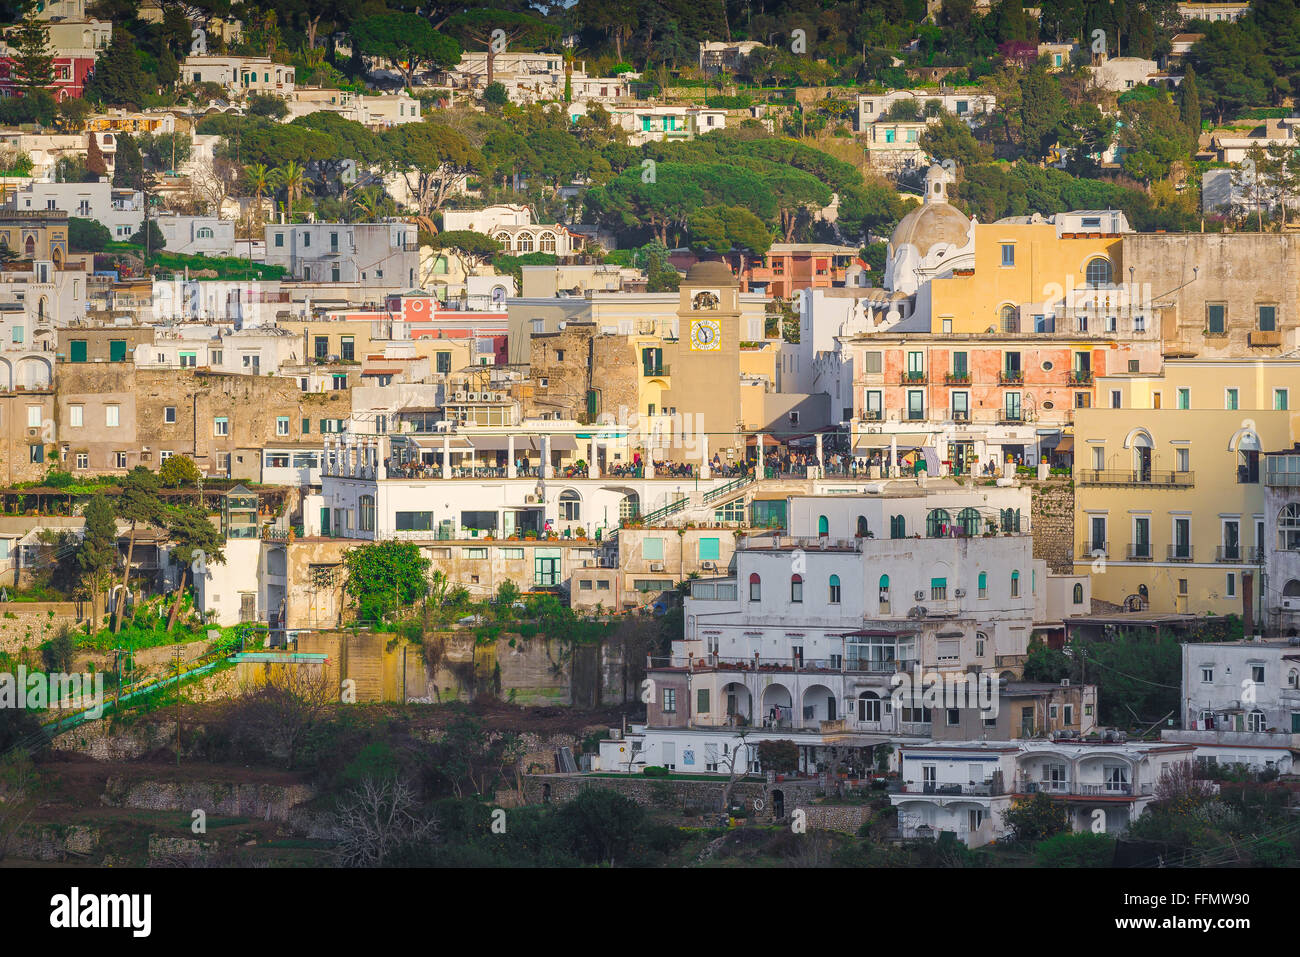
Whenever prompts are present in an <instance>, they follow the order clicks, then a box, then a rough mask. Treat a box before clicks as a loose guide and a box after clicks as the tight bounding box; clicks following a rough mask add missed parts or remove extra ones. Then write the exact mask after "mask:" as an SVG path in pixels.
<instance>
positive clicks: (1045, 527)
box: [1029, 479, 1074, 575]
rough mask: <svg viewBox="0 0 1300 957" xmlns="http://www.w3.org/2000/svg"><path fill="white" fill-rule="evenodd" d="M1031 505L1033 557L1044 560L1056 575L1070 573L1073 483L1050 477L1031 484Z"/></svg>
mask: <svg viewBox="0 0 1300 957" xmlns="http://www.w3.org/2000/svg"><path fill="white" fill-rule="evenodd" d="M1031 490H1032V495H1033V505H1032V507H1031V510H1030V519H1029V522H1030V524H1029V527H1030V528H1031V529H1032V530H1033V535H1034V557H1035V558H1041V559H1044V560H1045V561H1046V562H1047V570H1048V571H1050V572H1054V573H1056V574H1058V575H1072V574H1074V485H1073V484H1072V483H1071V482H1068V481H1064V480H1060V479H1054V480H1052V481H1048V482H1035V483H1033V484H1032V485H1031Z"/></svg>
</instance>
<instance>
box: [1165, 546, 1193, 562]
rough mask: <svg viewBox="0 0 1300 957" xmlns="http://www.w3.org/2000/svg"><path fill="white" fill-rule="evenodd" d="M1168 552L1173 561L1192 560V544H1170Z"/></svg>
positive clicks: (1170, 559)
mask: <svg viewBox="0 0 1300 957" xmlns="http://www.w3.org/2000/svg"><path fill="white" fill-rule="evenodd" d="M1167 548H1168V551H1167V554H1168V556H1169V561H1171V562H1190V561H1191V560H1192V546H1191V545H1169V546H1167Z"/></svg>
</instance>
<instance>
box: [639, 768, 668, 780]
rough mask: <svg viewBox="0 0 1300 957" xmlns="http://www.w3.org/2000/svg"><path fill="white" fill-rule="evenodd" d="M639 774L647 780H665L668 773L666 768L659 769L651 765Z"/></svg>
mask: <svg viewBox="0 0 1300 957" xmlns="http://www.w3.org/2000/svg"><path fill="white" fill-rule="evenodd" d="M641 773H642V774H644V775H645V776H646V777H648V778H666V777H668V775H669V773H670V772H669V770H668V769H667V768H661V767H659V766H657V765H651V766H650V767H648V768H646V769H645V770H644V771H642V772H641Z"/></svg>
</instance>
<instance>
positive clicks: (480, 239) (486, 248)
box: [429, 229, 501, 275]
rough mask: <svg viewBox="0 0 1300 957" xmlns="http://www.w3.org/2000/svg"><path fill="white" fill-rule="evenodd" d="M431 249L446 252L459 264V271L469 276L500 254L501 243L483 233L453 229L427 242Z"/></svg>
mask: <svg viewBox="0 0 1300 957" xmlns="http://www.w3.org/2000/svg"><path fill="white" fill-rule="evenodd" d="M429 246H430V247H431V248H433V249H439V250H446V251H447V252H449V253H451V254H452V255H454V256H455V257H456V259H457V260H458V261H459V262H460V265H461V269H463V270H464V271H465V274H466V275H469V274H470V273H471V271H472V270H474V269H477V268H478V267H479V266H481V265H482V264H483V263H485V262H487V261H488V260H489V259H491V258H492V257H493V256H495V255H496V254H497V253H499V252H501V243H500V242H498V241H497V240H495V239H493V238H492V237H491V236H487V235H485V234H483V233H476V232H474V231H473V230H470V229H453V230H451V231H450V232H445V233H438V235H436V236H434V237H433V238H432V239H431V240H430V241H429Z"/></svg>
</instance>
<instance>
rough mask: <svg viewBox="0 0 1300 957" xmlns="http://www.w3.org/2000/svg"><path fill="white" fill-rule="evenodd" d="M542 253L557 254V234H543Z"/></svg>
mask: <svg viewBox="0 0 1300 957" xmlns="http://www.w3.org/2000/svg"><path fill="white" fill-rule="evenodd" d="M542 252H544V253H553V252H555V233H542Z"/></svg>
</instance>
